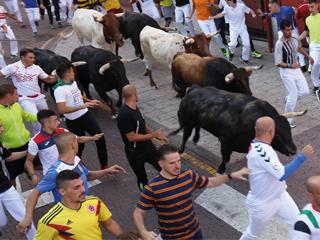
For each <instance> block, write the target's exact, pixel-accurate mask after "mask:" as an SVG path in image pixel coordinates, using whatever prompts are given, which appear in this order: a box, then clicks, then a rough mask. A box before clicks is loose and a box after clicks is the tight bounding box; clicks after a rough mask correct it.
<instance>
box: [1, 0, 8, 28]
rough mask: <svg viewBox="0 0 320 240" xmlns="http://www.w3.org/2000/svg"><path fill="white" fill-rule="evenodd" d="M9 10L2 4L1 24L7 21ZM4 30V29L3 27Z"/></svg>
mask: <svg viewBox="0 0 320 240" xmlns="http://www.w3.org/2000/svg"><path fill="white" fill-rule="evenodd" d="M6 14H7V11H6V9H5V8H4V7H3V6H0V26H2V25H4V24H6V23H7V20H6V17H7V15H6ZM1 30H2V31H3V29H1Z"/></svg>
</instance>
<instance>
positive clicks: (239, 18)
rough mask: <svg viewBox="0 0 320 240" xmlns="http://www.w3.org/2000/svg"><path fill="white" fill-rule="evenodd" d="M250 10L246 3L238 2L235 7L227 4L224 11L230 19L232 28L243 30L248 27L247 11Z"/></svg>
mask: <svg viewBox="0 0 320 240" xmlns="http://www.w3.org/2000/svg"><path fill="white" fill-rule="evenodd" d="M250 10H251V9H250V8H248V7H247V6H246V5H245V4H243V3H237V5H236V7H235V8H233V7H230V6H229V5H225V6H224V9H223V11H222V13H223V14H224V15H225V17H226V18H227V19H228V22H229V26H230V29H236V30H239V31H241V29H244V28H246V27H247V25H246V16H245V13H250Z"/></svg>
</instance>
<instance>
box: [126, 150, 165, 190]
mask: <svg viewBox="0 0 320 240" xmlns="http://www.w3.org/2000/svg"><path fill="white" fill-rule="evenodd" d="M125 152H126V155H127V159H128V161H129V164H130V166H131V168H132V170H133V172H134V174H135V175H136V177H137V184H138V188H139V190H140V191H142V190H143V188H144V186H145V185H146V184H147V183H148V177H147V173H146V169H145V167H144V165H145V163H149V164H151V165H152V166H153V167H154V168H155V169H156V170H158V171H159V172H160V170H161V168H160V166H159V164H158V158H157V149H156V147H155V146H154V145H152V147H151V148H148V149H142V150H134V149H125Z"/></svg>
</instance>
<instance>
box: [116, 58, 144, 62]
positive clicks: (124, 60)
mask: <svg viewBox="0 0 320 240" xmlns="http://www.w3.org/2000/svg"><path fill="white" fill-rule="evenodd" d="M139 59H140V58H133V59H125V58H121V59H120V61H121V62H122V63H131V62H135V61H138V60H139Z"/></svg>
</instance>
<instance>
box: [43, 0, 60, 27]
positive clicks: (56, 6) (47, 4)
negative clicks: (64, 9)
mask: <svg viewBox="0 0 320 240" xmlns="http://www.w3.org/2000/svg"><path fill="white" fill-rule="evenodd" d="M52 3H53V6H54V14H55V16H56V21H60V7H59V0H52ZM38 4H39V6H40V0H38ZM43 5H44V6H45V8H46V10H47V13H48V18H49V23H50V24H53V15H52V12H51V3H50V0H43ZM44 12H45V10H44V9H41V8H40V15H41V16H44Z"/></svg>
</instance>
